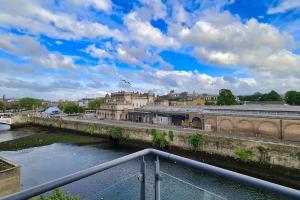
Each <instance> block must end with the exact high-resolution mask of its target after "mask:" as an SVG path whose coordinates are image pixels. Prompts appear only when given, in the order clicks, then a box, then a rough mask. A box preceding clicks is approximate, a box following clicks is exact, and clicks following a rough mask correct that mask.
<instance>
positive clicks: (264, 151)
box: [257, 146, 268, 162]
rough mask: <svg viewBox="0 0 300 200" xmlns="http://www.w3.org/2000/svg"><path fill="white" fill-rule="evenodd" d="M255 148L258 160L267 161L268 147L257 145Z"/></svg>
mask: <svg viewBox="0 0 300 200" xmlns="http://www.w3.org/2000/svg"><path fill="white" fill-rule="evenodd" d="M257 150H258V152H259V154H260V158H259V160H260V162H266V161H267V154H268V149H267V148H265V147H263V146H258V147H257Z"/></svg>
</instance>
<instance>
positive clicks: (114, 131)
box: [109, 127, 129, 140]
mask: <svg viewBox="0 0 300 200" xmlns="http://www.w3.org/2000/svg"><path fill="white" fill-rule="evenodd" d="M109 134H110V136H111V137H112V138H113V139H115V140H127V139H128V137H129V135H128V134H127V133H126V130H125V129H124V128H122V127H113V128H110V129H109Z"/></svg>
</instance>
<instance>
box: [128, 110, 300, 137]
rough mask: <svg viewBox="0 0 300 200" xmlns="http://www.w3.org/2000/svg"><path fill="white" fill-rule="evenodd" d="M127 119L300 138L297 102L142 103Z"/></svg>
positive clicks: (299, 117) (221, 130)
mask: <svg viewBox="0 0 300 200" xmlns="http://www.w3.org/2000/svg"><path fill="white" fill-rule="evenodd" d="M129 120H130V121H133V122H146V123H153V124H164V125H177V126H189V127H196V128H200V129H202V130H206V131H214V132H218V133H222V134H233V135H243V136H250V137H262V138H271V139H281V140H287V141H296V142H300V106H289V105H234V106H158V105H155V106H145V107H142V108H138V109H135V110H134V111H132V112H129Z"/></svg>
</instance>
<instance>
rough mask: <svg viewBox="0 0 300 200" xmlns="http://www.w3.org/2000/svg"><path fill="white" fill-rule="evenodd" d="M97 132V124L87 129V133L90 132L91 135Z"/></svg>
mask: <svg viewBox="0 0 300 200" xmlns="http://www.w3.org/2000/svg"><path fill="white" fill-rule="evenodd" d="M96 131H97V126H96V125H95V124H94V125H91V126H89V127H88V129H87V132H89V133H90V134H91V135H93V134H95V133H96Z"/></svg>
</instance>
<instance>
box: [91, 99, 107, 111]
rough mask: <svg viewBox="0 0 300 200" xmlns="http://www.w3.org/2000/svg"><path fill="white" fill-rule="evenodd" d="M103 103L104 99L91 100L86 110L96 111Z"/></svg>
mask: <svg viewBox="0 0 300 200" xmlns="http://www.w3.org/2000/svg"><path fill="white" fill-rule="evenodd" d="M103 103H104V98H97V99H95V100H92V101H90V102H89V104H88V108H89V109H91V110H96V109H97V108H99V107H100V105H101V104H103Z"/></svg>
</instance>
